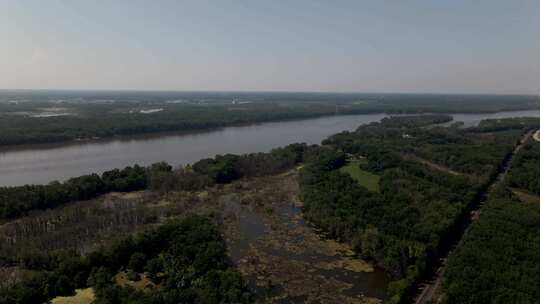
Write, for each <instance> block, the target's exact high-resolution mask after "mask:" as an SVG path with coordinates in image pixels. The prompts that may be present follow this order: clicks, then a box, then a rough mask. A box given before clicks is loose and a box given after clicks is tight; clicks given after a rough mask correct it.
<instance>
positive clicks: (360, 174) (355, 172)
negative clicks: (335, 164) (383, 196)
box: [340, 160, 380, 192]
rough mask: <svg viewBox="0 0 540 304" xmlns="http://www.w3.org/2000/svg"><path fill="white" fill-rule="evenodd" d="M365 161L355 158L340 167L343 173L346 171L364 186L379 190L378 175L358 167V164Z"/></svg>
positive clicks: (375, 190)
mask: <svg viewBox="0 0 540 304" xmlns="http://www.w3.org/2000/svg"><path fill="white" fill-rule="evenodd" d="M362 163H365V161H362V160H355V161H351V162H349V164H347V165H346V166H344V167H342V168H341V169H340V171H341V172H343V173H348V174H349V175H350V176H351V177H352V178H353V179H355V180H356V181H358V183H359V184H360V185H362V186H364V187H366V188H367V189H368V190H370V191H374V192H379V179H380V177H379V176H378V175H376V174H373V173H371V172H368V171H365V170H362V169H360V165H361V164H362Z"/></svg>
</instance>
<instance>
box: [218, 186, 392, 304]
mask: <svg viewBox="0 0 540 304" xmlns="http://www.w3.org/2000/svg"><path fill="white" fill-rule="evenodd" d="M222 203H223V204H224V208H225V212H224V214H226V215H228V216H230V217H234V220H235V221H236V224H237V227H238V229H237V230H236V231H234V232H232V233H230V234H229V237H227V242H228V245H229V248H230V256H231V258H232V259H233V261H234V262H235V263H236V264H237V265H238V269H239V270H240V271H241V272H242V273H243V274H244V276H245V277H246V278H247V280H248V284H249V285H250V287H251V288H252V289H253V290H255V291H256V295H257V299H258V302H262V303H306V302H307V303H378V302H379V301H380V300H383V299H385V298H386V292H385V290H386V287H387V286H388V283H389V277H388V276H387V275H386V274H385V272H384V271H382V270H381V269H377V268H374V267H373V266H372V265H370V264H369V263H367V262H365V261H363V260H361V259H359V258H357V257H356V256H354V253H353V252H352V251H351V250H350V248H348V247H347V246H346V245H344V244H339V243H337V242H335V241H332V240H326V239H324V238H323V237H321V236H320V235H319V234H317V233H315V231H314V230H313V229H312V228H311V227H309V226H308V225H307V223H306V222H305V221H304V220H303V218H302V216H301V209H300V207H299V206H298V205H297V204H295V203H292V202H286V203H280V204H276V205H273V206H272V207H271V208H270V207H268V206H266V207H256V206H253V205H251V204H245V205H244V204H242V203H241V199H240V197H239V196H236V195H227V196H224V197H222Z"/></svg>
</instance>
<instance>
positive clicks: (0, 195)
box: [0, 144, 320, 220]
mask: <svg viewBox="0 0 540 304" xmlns="http://www.w3.org/2000/svg"><path fill="white" fill-rule="evenodd" d="M319 150H320V148H318V147H315V146H312V147H310V146H307V145H305V144H293V145H289V146H287V147H284V148H278V149H274V150H272V151H271V152H269V153H252V154H245V155H240V156H239V155H232V154H228V155H218V156H216V157H215V158H208V159H203V160H200V161H199V162H197V163H195V164H194V165H193V166H192V167H191V168H190V167H188V168H180V169H178V170H172V167H171V166H170V165H169V164H167V163H165V162H161V163H156V164H153V165H151V166H149V167H147V168H145V167H141V166H138V165H135V166H133V167H126V168H124V169H122V170H119V169H114V170H111V171H107V172H104V173H103V174H102V175H101V176H99V175H98V174H90V175H85V176H80V177H77V178H72V179H69V180H67V181H66V182H63V183H60V182H53V183H50V184H48V185H26V186H20V187H2V188H0V220H8V219H13V218H16V217H20V216H24V215H27V214H28V213H29V212H31V211H35V210H45V209H51V208H56V207H58V206H61V205H63V204H66V203H69V202H74V201H79V200H87V199H91V198H94V197H96V196H99V195H102V194H104V193H107V192H112V191H120V192H126V191H135V190H142V189H147V188H150V189H153V190H157V191H164V192H166V191H173V190H177V191H178V190H200V189H203V188H204V187H207V186H209V185H212V184H216V183H227V182H230V181H232V180H235V179H238V178H242V177H253V176H262V175H269V174H275V173H279V172H282V171H284V170H287V169H290V168H293V167H294V166H296V165H297V164H298V163H300V162H302V161H304V159H305V158H309V157H311V158H315V157H316V156H317V154H318V151H319Z"/></svg>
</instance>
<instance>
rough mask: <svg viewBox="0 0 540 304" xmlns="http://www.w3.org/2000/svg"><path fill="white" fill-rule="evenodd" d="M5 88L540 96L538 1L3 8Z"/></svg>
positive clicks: (8, 4) (0, 62) (1, 84)
mask: <svg viewBox="0 0 540 304" xmlns="http://www.w3.org/2000/svg"><path fill="white" fill-rule="evenodd" d="M0 18H1V20H2V27H0V67H1V69H2V74H1V76H0V89H65V90H75V89H82V90H168V91H293V92H298V91H300V92H400V93H490V94H534V95H537V94H540V39H538V37H540V2H539V1H535V0H522V1H502V0H495V1H488V0H481V1H475V2H474V3H471V2H470V1H465V0H458V1H407V2H406V3H405V2H391V1H336V2H332V3H330V2H315V1H295V2H279V3H277V2H264V3H263V2H256V3H255V2H247V1H246V2H244V1H226V2H225V1H220V2H214V3H212V2H210V1H193V2H188V1H181V2H180V1H159V6H158V5H156V4H155V3H150V2H145V1H114V2H112V1H93V2H86V1H59V0H54V1H47V2H46V5H44V3H43V2H40V1H36V0H34V1H15V0H4V1H2V2H0Z"/></svg>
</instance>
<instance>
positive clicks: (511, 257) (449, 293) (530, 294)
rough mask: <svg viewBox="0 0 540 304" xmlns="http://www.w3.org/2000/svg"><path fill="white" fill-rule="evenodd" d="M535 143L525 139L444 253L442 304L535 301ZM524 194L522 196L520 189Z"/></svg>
mask: <svg viewBox="0 0 540 304" xmlns="http://www.w3.org/2000/svg"><path fill="white" fill-rule="evenodd" d="M539 160H540V143H538V142H536V141H534V140H533V139H531V138H529V140H528V141H527V142H526V143H525V145H524V146H523V148H522V149H521V150H520V151H519V152H518V154H517V155H516V156H515V157H514V159H513V161H512V163H511V167H510V170H509V172H508V174H507V176H506V178H505V182H504V184H503V185H500V186H499V188H497V189H496V191H494V192H493V193H492V194H491V195H490V197H489V199H488V201H487V202H486V203H485V204H484V206H483V207H482V209H481V214H480V218H479V219H478V221H477V222H475V223H474V224H473V225H472V226H471V228H470V230H469V231H468V232H467V233H466V235H465V237H464V238H463V240H462V242H461V243H460V245H459V246H458V248H457V249H456V251H455V252H454V253H453V254H452V255H451V256H450V259H449V262H448V268H447V271H446V272H445V276H444V281H443V282H444V293H445V299H444V300H445V301H446V303H475V304H481V303H537V302H538V299H540V266H539V265H540V237H539V236H540V205H539V204H538V203H537V201H534V202H531V201H530V199H531V197H535V196H537V195H538V194H540V191H539V190H540V188H539V184H538V177H539V176H540V171H539V168H540V162H539ZM522 191H525V192H526V193H530V195H526V196H523V194H522V193H523V192H522Z"/></svg>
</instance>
